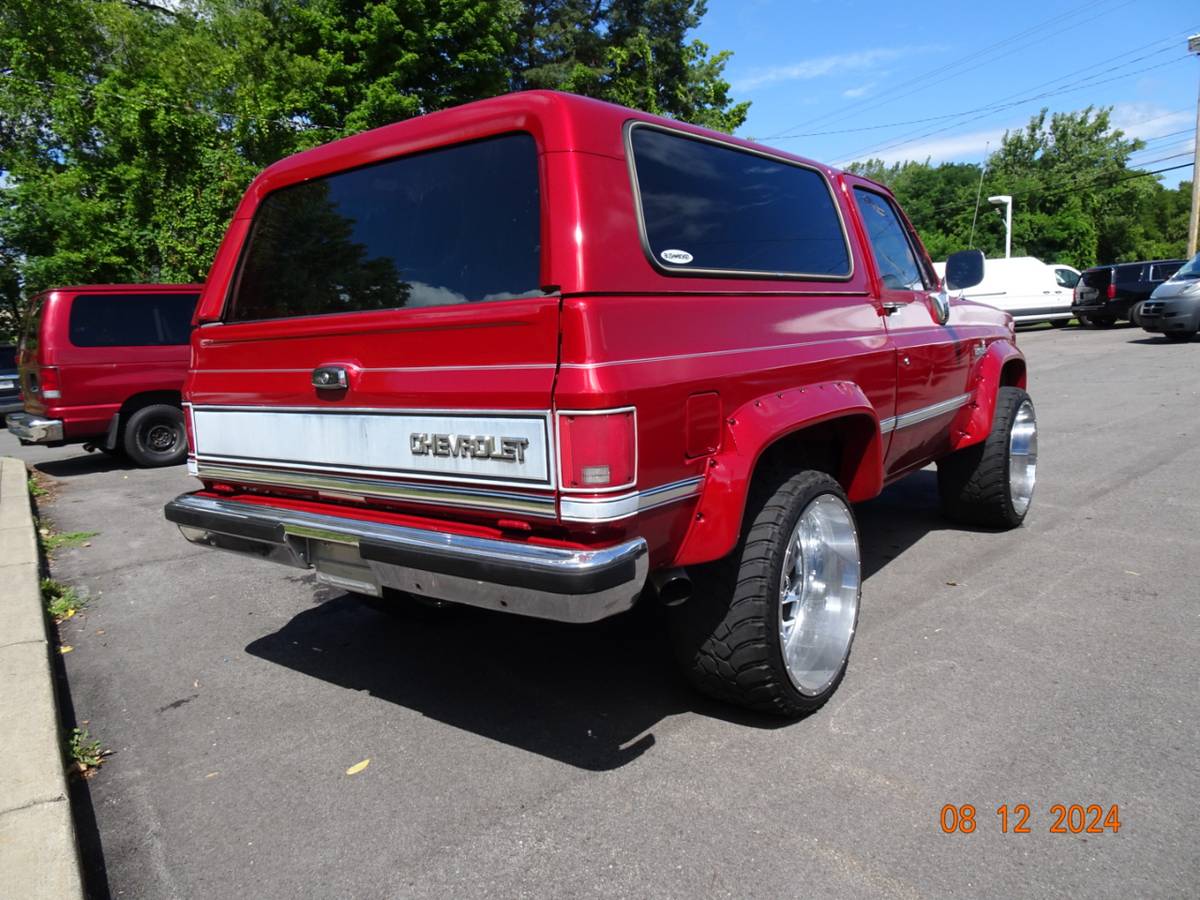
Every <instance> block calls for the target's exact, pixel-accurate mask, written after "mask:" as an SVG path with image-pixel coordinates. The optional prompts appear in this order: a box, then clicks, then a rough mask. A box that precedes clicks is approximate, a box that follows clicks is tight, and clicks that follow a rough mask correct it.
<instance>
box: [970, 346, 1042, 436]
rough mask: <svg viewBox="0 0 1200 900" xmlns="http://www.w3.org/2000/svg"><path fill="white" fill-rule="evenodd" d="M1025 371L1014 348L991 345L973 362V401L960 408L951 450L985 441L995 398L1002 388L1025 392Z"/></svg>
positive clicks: (990, 426)
mask: <svg viewBox="0 0 1200 900" xmlns="http://www.w3.org/2000/svg"><path fill="white" fill-rule="evenodd" d="M1027 383H1028V369H1027V367H1026V364H1025V356H1024V354H1022V353H1021V351H1020V350H1018V349H1017V346H1016V344H1014V343H1012V342H1011V341H1007V340H1000V341H993V342H992V343H991V344H990V345H989V346H988V348H987V350H986V351H985V352H984V354H983V356H982V357H980V358H979V360H977V361H976V363H975V367H974V370H973V372H972V376H971V394H972V399H971V402H970V403H969V404H967V405H966V406H965V407H963V409H962V412H961V413H960V414H959V416H958V417H957V419H956V420H955V422H954V423H953V425H952V426H951V434H952V435H953V440H952V444H951V446H952V449H953V450H960V449H962V448H963V447H969V446H971V445H972V444H978V443H980V442H981V441H984V440H987V436H988V434H989V433H990V432H991V430H992V419H993V418H995V415H996V396H997V395H998V394H999V392H1000V388H1002V387H1015V388H1020V389H1021V390H1025V388H1026V385H1027Z"/></svg>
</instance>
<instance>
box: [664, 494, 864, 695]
mask: <svg viewBox="0 0 1200 900" xmlns="http://www.w3.org/2000/svg"><path fill="white" fill-rule="evenodd" d="M746 521H747V522H748V523H749V524H748V526H747V527H746V528H745V530H744V532H743V534H742V539H741V541H740V542H739V544H738V546H737V548H736V549H735V550H734V551H733V552H732V553H731V554H730V555H729V556H727V557H726V558H725V559H723V560H720V561H718V562H716V563H712V564H710V565H708V566H702V567H698V568H697V570H696V571H694V572H693V584H694V594H693V596H692V598H691V599H690V600H689V601H688V602H687V603H684V604H682V605H681V606H678V607H672V608H671V609H670V610H669V615H670V622H671V626H672V633H673V634H672V636H673V639H674V641H675V647H676V652H677V655H678V656H679V658H680V661H681V663H682V664H683V667H684V670H685V672H686V673H687V675H688V677H689V679H690V680H691V681H692V683H693V684H694V685H695V686H696V687H697V688H699V689H700V690H701V691H703V692H704V693H706V694H708V695H710V696H712V697H715V698H717V699H719V700H724V701H727V702H730V703H735V704H737V705H739V706H745V707H748V708H750V709H754V710H758V711H760V712H767V713H772V714H775V715H781V716H786V717H788V718H797V717H799V716H802V715H805V714H807V713H810V712H813V711H814V710H816V709H818V708H820V707H821V706H822V705H823V704H824V703H825V701H827V700H828V699H829V698H830V697H831V696H832V695H833V692H834V691H836V690H837V687H838V685H839V684H840V683H841V680H842V677H843V675H844V674H845V672H846V665H847V663H848V661H849V658H850V646H851V644H852V643H853V641H854V632H855V629H856V628H857V625H858V607H859V598H860V596H861V592H862V562H861V556H860V553H859V541H858V525H857V524H856V522H855V519H854V513H853V512H852V511H851V509H850V504H849V503H848V502H847V500H846V495H845V492H843V490H842V488H841V486H840V485H839V484H838V483H837V482H836V481H835V480H834V479H833V478H831V477H830V476H829V475H826V474H825V473H824V472H815V471H802V472H797V473H795V474H792V475H787V476H779V477H777V478H775V479H774V480H773V481H771V482H769V483H766V484H764V485H762V486H761V488H760V489H758V490H756V491H755V492H754V493H753V494H752V497H751V500H750V504H749V505H748V507H747V511H746Z"/></svg>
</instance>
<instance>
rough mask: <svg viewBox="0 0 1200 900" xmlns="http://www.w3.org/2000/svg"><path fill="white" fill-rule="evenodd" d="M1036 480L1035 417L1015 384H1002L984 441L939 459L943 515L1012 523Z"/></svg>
mask: <svg viewBox="0 0 1200 900" xmlns="http://www.w3.org/2000/svg"><path fill="white" fill-rule="evenodd" d="M1036 481H1037V417H1036V416H1035V415H1034V411H1033V401H1032V400H1030V399H1029V395H1028V394H1027V393H1025V392H1024V391H1023V390H1021V389H1020V388H1015V387H1002V388H1000V391H999V393H998V394H997V395H996V412H995V414H994V415H993V417H992V430H991V433H990V434H989V435H988V436H987V440H985V441H984V442H983V443H980V444H974V445H972V446H970V447H964V448H963V449H962V450H959V451H957V452H955V453H952V454H950V455H949V456H947V457H945V458H943V459H940V460H938V495H939V497H940V499H941V504H942V512H943V513H944V514H945V515H946V517H947V518H949V519H953V520H955V521H957V522H962V523H964V524H968V525H984V526H988V527H992V528H1016V527H1017V526H1018V525H1020V524H1021V523H1022V522H1023V521H1025V514H1026V513H1028V512H1029V504H1030V502H1031V501H1032V500H1033V488H1034V484H1035V483H1036Z"/></svg>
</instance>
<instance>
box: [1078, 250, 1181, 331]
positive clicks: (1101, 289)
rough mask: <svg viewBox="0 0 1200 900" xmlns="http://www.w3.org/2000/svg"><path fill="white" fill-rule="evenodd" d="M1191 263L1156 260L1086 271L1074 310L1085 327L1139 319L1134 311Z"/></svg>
mask: <svg viewBox="0 0 1200 900" xmlns="http://www.w3.org/2000/svg"><path fill="white" fill-rule="evenodd" d="M1186 261H1187V260H1183V259H1154V260H1150V261H1148V262H1132V263H1117V264H1116V265H1112V266H1095V267H1093V268H1091V269H1084V271H1083V274H1081V275H1080V276H1079V283H1078V284H1076V285H1075V299H1074V300H1073V301H1072V303H1071V311H1072V312H1073V313H1075V318H1077V319H1079V321H1080V322H1081V323H1083V324H1084V325H1099V326H1101V327H1103V328H1107V327H1109V326H1110V325H1115V324H1117V320H1118V319H1129V320H1131V321H1134V320H1136V316H1137V312H1136V310H1135V309H1134V307H1136V306H1137V305H1138V304H1139V303H1141V302H1142V301H1143V300H1145V299H1147V298H1148V297H1149V296H1150V294H1151V293H1153V291H1154V289H1155V288H1156V287H1158V286H1159V285H1160V284H1162V283H1163V282H1164V281H1166V280H1167V279H1168V278H1170V277H1171V276H1172V275H1174V274H1175V273H1176V272H1178V271H1179V268H1180V267H1181V266H1182V265H1183V264H1184V263H1185V262H1186Z"/></svg>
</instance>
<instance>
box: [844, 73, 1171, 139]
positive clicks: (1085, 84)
mask: <svg viewBox="0 0 1200 900" xmlns="http://www.w3.org/2000/svg"><path fill="white" fill-rule="evenodd" d="M1188 58H1189V57H1188V56H1179V57H1176V58H1175V59H1170V60H1167V61H1166V62H1162V63H1158V64H1156V65H1153V66H1146V67H1144V68H1141V69H1135V70H1134V71H1132V72H1125V73H1123V74H1121V75H1114V76H1112V77H1110V78H1102V79H1099V80H1096V79H1095V78H1094V76H1093V77H1089V78H1087V79H1081V80H1080V81H1078V82H1073V83H1071V84H1069V85H1066V86H1064V87H1062V88H1060V89H1058V90H1055V91H1047V92H1044V93H1042V94H1039V95H1035V96H1033V97H1030V98H1025V99H1023V100H1016V101H1013V102H1011V103H1007V104H1003V105H997V106H995V107H993V108H987V107H985V108H984V110H985V111H984V112H982V113H981V114H980V115H975V116H971V117H970V118H966V119H962V120H961V121H957V122H953V123H951V124H949V125H946V126H944V127H942V128H935V129H933V130H932V131H925V132H922V133H920V134H913V133H910V134H908V135H904V136H902V137H901V138H899V139H896V140H892V141H891V142H889V143H886V144H881V145H879V144H877V145H875V146H873V147H870V148H868V149H864V150H859V151H855V152H854V153H850V154H846V155H845V157H844V158H845V159H862V158H864V157H869V156H871V155H873V154H876V153H885V152H887V151H888V150H895V149H897V148H899V147H903V146H905V145H906V144H912V143H915V142H917V141H919V140H923V139H924V138H927V137H933V136H934V135H937V134H942V133H944V132H946V131H951V130H953V129H955V128H958V127H960V126H962V125H967V124H969V123H971V122H977V121H979V120H980V119H986V118H988V117H989V116H991V115H992V114H994V113H996V112H1001V111H1003V110H1005V109H1011V108H1012V107H1014V106H1020V105H1021V104H1023V103H1028V102H1030V101H1031V100H1040V99H1044V98H1047V97H1054V96H1057V95H1059V94H1066V93H1070V92H1072V91H1078V90H1085V89H1087V88H1091V87H1096V86H1098V85H1101V84H1109V83H1111V82H1113V81H1123V80H1125V79H1126V78H1132V77H1134V76H1135V75H1141V74H1143V73H1145V72H1149V71H1151V70H1153V69H1161V68H1162V67H1163V66H1169V65H1174V64H1175V63H1178V62H1182V61H1184V60H1186V59H1188ZM1118 68H1119V67H1118Z"/></svg>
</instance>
